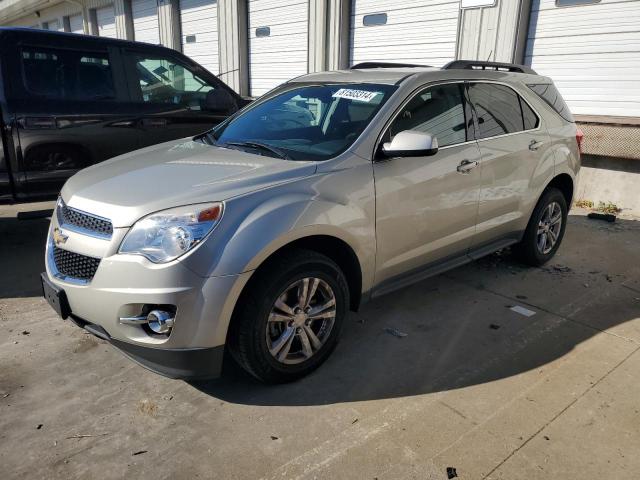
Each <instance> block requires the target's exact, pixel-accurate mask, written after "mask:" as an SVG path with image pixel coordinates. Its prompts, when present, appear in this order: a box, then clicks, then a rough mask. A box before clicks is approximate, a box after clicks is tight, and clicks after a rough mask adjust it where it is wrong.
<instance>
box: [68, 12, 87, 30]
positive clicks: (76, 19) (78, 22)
mask: <svg viewBox="0 0 640 480" xmlns="http://www.w3.org/2000/svg"><path fill="white" fill-rule="evenodd" d="M69 31H70V32H71V33H84V25H83V22H82V14H78V15H71V16H70V17H69Z"/></svg>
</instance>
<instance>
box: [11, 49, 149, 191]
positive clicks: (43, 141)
mask: <svg viewBox="0 0 640 480" xmlns="http://www.w3.org/2000/svg"><path fill="white" fill-rule="evenodd" d="M74 40H76V39H74ZM65 47H66V48H65ZM65 47H63V46H60V47H49V46H37V45H23V46H21V47H20V48H19V51H18V52H17V55H18V59H17V60H18V70H17V72H18V75H15V76H14V77H13V78H14V81H15V83H16V87H17V88H16V92H17V93H16V98H14V99H13V102H14V107H13V110H14V111H15V112H16V124H17V128H18V136H19V153H20V154H21V155H19V160H20V168H21V170H22V171H23V172H24V174H25V176H26V182H27V192H28V195H29V196H31V197H34V196H52V195H55V194H57V193H58V192H59V190H60V188H61V187H62V185H63V184H64V182H65V181H66V179H67V178H69V177H70V176H71V175H73V174H74V173H75V172H77V171H78V170H79V169H81V168H84V167H87V166H89V165H92V164H94V163H97V162H100V161H103V160H106V159H107V158H111V157H113V156H116V155H119V154H122V153H125V152H128V151H131V150H135V149H136V148H137V147H138V146H139V140H138V135H139V134H138V131H137V129H136V128H135V127H136V125H135V122H134V121H133V120H132V118H131V113H130V112H127V111H126V109H125V108H124V105H125V103H124V100H125V99H126V98H125V96H126V95H127V94H128V90H127V88H126V82H124V80H123V78H124V74H123V72H122V66H121V63H120V60H119V56H118V51H117V49H113V48H109V47H106V46H105V47H97V46H95V45H91V46H90V48H87V49H86V50H85V49H78V48H68V46H65Z"/></svg>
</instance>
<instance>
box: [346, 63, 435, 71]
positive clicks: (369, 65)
mask: <svg viewBox="0 0 640 480" xmlns="http://www.w3.org/2000/svg"><path fill="white" fill-rule="evenodd" d="M430 66H431V65H416V64H414V63H390V62H362V63H356V64H355V65H353V66H352V67H349V69H350V70H366V69H369V68H411V67H430Z"/></svg>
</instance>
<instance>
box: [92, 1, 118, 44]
mask: <svg viewBox="0 0 640 480" xmlns="http://www.w3.org/2000/svg"><path fill="white" fill-rule="evenodd" d="M96 20H97V22H98V35H99V36H100V37H110V38H118V33H117V31H116V16H115V12H114V11H113V5H109V6H108V7H103V8H98V9H96Z"/></svg>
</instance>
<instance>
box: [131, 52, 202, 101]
mask: <svg viewBox="0 0 640 480" xmlns="http://www.w3.org/2000/svg"><path fill="white" fill-rule="evenodd" d="M135 69H136V74H137V80H138V85H139V86H140V92H139V97H138V98H139V99H140V100H142V101H143V102H145V103H170V104H175V105H181V106H183V107H187V108H190V109H192V110H199V109H201V108H202V107H203V106H204V102H205V99H206V97H207V93H208V92H210V91H212V90H214V88H215V87H214V86H213V85H210V84H209V83H207V82H206V81H205V80H203V79H201V78H200V77H198V76H197V75H196V74H194V73H193V72H192V71H191V70H189V69H188V68H186V67H184V66H182V65H180V64H178V63H175V62H173V61H171V60H168V59H166V58H144V57H139V56H138V57H136V59H135Z"/></svg>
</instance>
